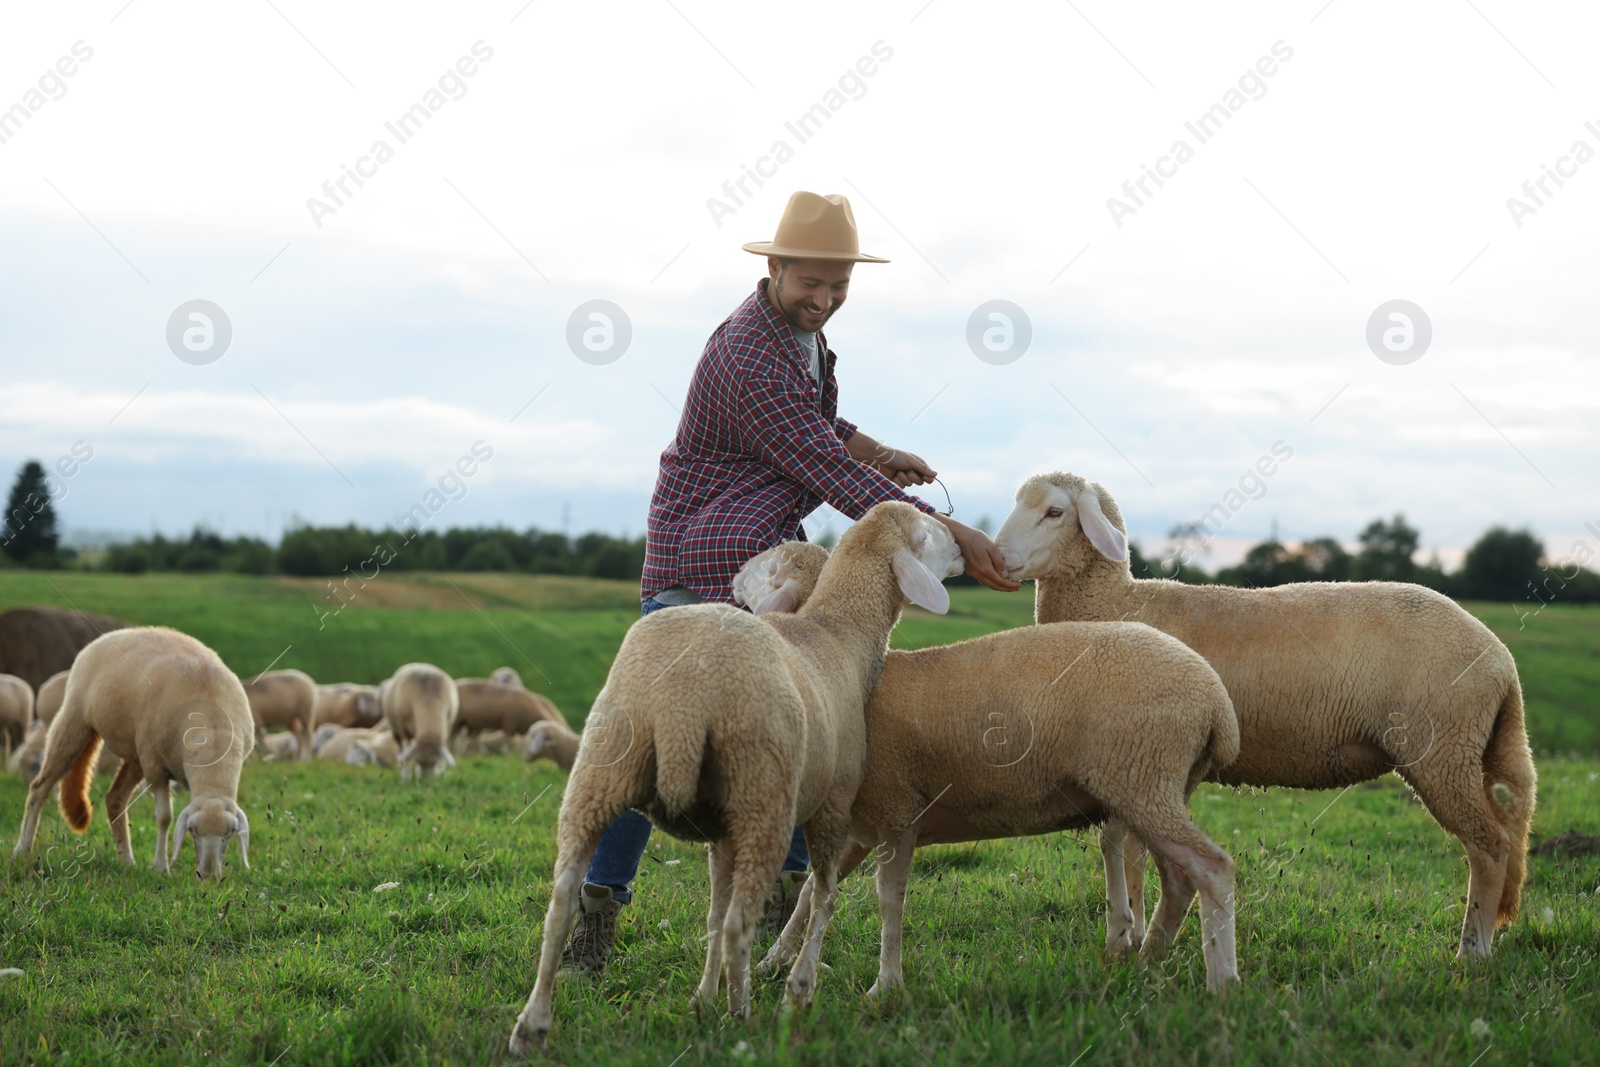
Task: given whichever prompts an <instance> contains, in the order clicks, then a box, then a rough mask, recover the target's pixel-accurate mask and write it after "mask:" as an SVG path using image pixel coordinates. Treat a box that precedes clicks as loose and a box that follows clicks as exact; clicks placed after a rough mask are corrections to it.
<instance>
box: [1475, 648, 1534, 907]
mask: <svg viewBox="0 0 1600 1067" xmlns="http://www.w3.org/2000/svg"><path fill="white" fill-rule="evenodd" d="M1537 789H1538V772H1537V771H1535V770H1534V767H1533V753H1532V751H1531V750H1530V749H1529V748H1528V732H1527V729H1526V728H1525V727H1524V725H1523V721H1522V685H1521V683H1520V682H1519V681H1518V680H1517V678H1516V677H1515V676H1513V677H1512V679H1511V685H1510V687H1509V688H1508V689H1507V690H1506V695H1505V698H1504V699H1503V700H1502V701H1501V702H1500V711H1499V713H1498V714H1497V715H1496V716H1495V720H1494V730H1493V732H1492V733H1490V735H1489V743H1488V745H1486V746H1485V747H1484V752H1483V790H1484V793H1485V794H1487V796H1488V800H1489V810H1490V811H1491V812H1493V813H1494V817H1495V819H1496V820H1498V821H1499V823H1500V826H1501V828H1502V829H1504V830H1505V832H1506V837H1507V838H1508V839H1509V849H1510V855H1509V856H1508V857H1507V860H1506V884H1505V888H1504V889H1503V890H1501V892H1500V907H1499V909H1498V911H1497V912H1496V914H1495V925H1496V926H1497V927H1498V926H1504V925H1505V924H1506V923H1509V922H1510V921H1511V920H1513V919H1515V918H1516V917H1517V911H1518V909H1520V908H1521V906H1522V881H1523V879H1524V878H1525V877H1526V875H1527V866H1528V829H1529V827H1530V826H1531V825H1532V823H1533V809H1534V804H1535V802H1536V800H1537Z"/></svg>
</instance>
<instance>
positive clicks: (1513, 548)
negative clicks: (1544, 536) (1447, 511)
mask: <svg viewBox="0 0 1600 1067" xmlns="http://www.w3.org/2000/svg"><path fill="white" fill-rule="evenodd" d="M1543 555H1544V542H1542V541H1540V540H1539V539H1538V538H1537V537H1535V536H1533V534H1532V533H1530V532H1529V531H1527V530H1507V529H1505V528H1504V527H1502V526H1496V527H1493V528H1492V529H1490V530H1489V531H1488V532H1487V533H1485V534H1484V535H1483V536H1482V537H1480V538H1478V541H1477V543H1476V544H1474V545H1473V546H1472V547H1471V548H1469V549H1467V561H1466V565H1465V566H1464V567H1463V568H1462V570H1463V577H1464V578H1465V580H1466V593H1467V595H1468V596H1471V597H1475V598H1477V599H1480V600H1523V599H1525V598H1528V597H1531V596H1533V595H1534V590H1533V589H1530V586H1533V587H1536V588H1539V589H1540V594H1539V599H1541V600H1548V599H1550V597H1551V595H1552V594H1553V593H1554V592H1555V589H1554V585H1555V583H1552V589H1550V590H1548V591H1546V590H1543V588H1542V587H1541V586H1540V582H1541V581H1542V579H1543V577H1544V575H1543V574H1542V573H1541V570H1540V567H1539V560H1540V558H1541V557H1542V556H1543Z"/></svg>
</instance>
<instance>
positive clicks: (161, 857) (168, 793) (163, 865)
mask: <svg viewBox="0 0 1600 1067" xmlns="http://www.w3.org/2000/svg"><path fill="white" fill-rule="evenodd" d="M118 773H119V774H120V773H121V772H120V771H119V772H118ZM150 792H151V793H152V794H153V795H154V796H155V798H156V861H155V863H153V864H151V867H150V869H151V870H153V871H155V872H156V873H157V874H165V873H166V872H167V828H168V827H169V826H171V825H172V785H171V783H169V782H162V783H161V784H160V785H153V786H151V787H150ZM196 840H198V838H197V839H196Z"/></svg>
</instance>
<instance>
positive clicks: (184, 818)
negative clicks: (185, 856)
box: [167, 804, 193, 867]
mask: <svg viewBox="0 0 1600 1067" xmlns="http://www.w3.org/2000/svg"><path fill="white" fill-rule="evenodd" d="M191 807H193V805H188V804H186V805H184V808H183V810H182V811H180V812H178V827H177V829H175V830H173V831H172V858H171V859H169V860H167V865H168V866H169V867H170V866H171V865H172V864H175V863H177V862H178V853H180V852H182V851H183V839H184V838H185V837H186V836H188V833H189V809H190V808H191Z"/></svg>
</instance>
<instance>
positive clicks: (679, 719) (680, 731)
mask: <svg viewBox="0 0 1600 1067" xmlns="http://www.w3.org/2000/svg"><path fill="white" fill-rule="evenodd" d="M655 747H656V794H657V796H659V797H660V799H661V802H662V804H664V805H665V806H666V807H667V808H668V809H669V810H671V811H673V812H678V813H681V812H685V811H688V810H689V809H690V808H692V807H693V806H694V801H695V797H696V795H697V794H698V793H699V791H700V767H701V764H702V763H703V762H704V761H705V754H706V723H705V722H704V720H702V719H701V718H700V717H699V716H697V715H687V714H678V715H664V716H661V718H659V719H658V720H657V721H656V723H655Z"/></svg>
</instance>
